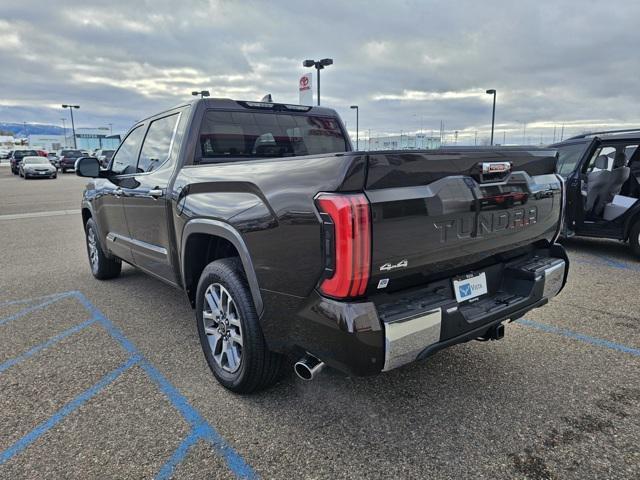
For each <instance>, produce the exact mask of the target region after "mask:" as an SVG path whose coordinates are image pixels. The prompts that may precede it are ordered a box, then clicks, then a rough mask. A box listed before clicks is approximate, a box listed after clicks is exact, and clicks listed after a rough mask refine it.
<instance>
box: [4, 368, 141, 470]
mask: <svg viewBox="0 0 640 480" xmlns="http://www.w3.org/2000/svg"><path fill="white" fill-rule="evenodd" d="M139 361H140V358H139V357H131V358H129V360H127V361H126V362H125V363H123V364H122V365H121V366H119V367H118V368H116V369H115V370H113V371H112V372H109V373H108V374H106V375H105V376H104V377H102V379H101V380H100V381H99V382H98V383H96V384H95V385H94V386H93V387H91V388H89V389H87V390H85V391H84V392H82V393H81V394H80V395H78V396H77V397H75V398H74V399H73V400H71V401H70V402H69V403H67V404H66V405H65V406H64V407H62V408H61V409H60V410H58V411H57V412H56V413H54V414H53V415H52V416H51V417H50V418H49V419H47V420H45V421H44V422H42V423H40V424H39V425H38V426H37V427H36V428H34V429H33V430H31V431H30V432H29V433H27V434H26V435H25V436H24V437H22V438H21V439H20V440H18V441H17V442H16V443H14V444H13V445H11V446H10V447H9V448H7V449H6V450H5V451H4V452H2V453H0V465H2V464H3V463H6V462H7V461H8V460H10V459H11V458H12V457H13V456H14V455H17V454H18V453H20V452H22V451H23V450H24V449H25V448H27V447H28V446H29V445H31V444H32V443H33V442H35V441H36V440H37V439H38V438H40V437H41V436H42V435H44V434H45V433H47V432H48V431H49V430H51V429H52V428H53V427H55V426H56V425H57V424H58V423H60V421H61V420H63V419H64V418H65V417H67V416H68V415H69V414H71V413H73V412H74V411H75V410H77V409H78V408H80V407H81V406H82V405H84V404H85V403H87V401H89V400H91V399H92V398H93V397H95V396H96V395H97V394H98V393H100V391H101V390H103V389H104V388H105V387H106V386H107V385H109V384H110V383H111V382H113V381H114V380H115V379H116V378H118V377H119V376H120V375H121V374H122V373H124V372H126V371H127V370H129V369H130V368H131V367H133V366H134V365H135V364H136V363H138V362H139Z"/></svg>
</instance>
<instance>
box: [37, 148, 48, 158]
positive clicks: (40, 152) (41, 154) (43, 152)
mask: <svg viewBox="0 0 640 480" xmlns="http://www.w3.org/2000/svg"><path fill="white" fill-rule="evenodd" d="M36 152H38V155H39V156H41V157H46V156H47V155H48V153H47V152H46V151H44V150H36Z"/></svg>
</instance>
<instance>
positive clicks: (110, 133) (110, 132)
mask: <svg viewBox="0 0 640 480" xmlns="http://www.w3.org/2000/svg"><path fill="white" fill-rule="evenodd" d="M109 135H113V123H110V124H109Z"/></svg>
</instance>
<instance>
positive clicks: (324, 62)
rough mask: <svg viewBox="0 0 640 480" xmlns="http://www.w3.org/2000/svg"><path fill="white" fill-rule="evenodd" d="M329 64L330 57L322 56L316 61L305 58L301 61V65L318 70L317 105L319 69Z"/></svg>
mask: <svg viewBox="0 0 640 480" xmlns="http://www.w3.org/2000/svg"><path fill="white" fill-rule="evenodd" d="M329 65H333V59H332V58H323V59H322V60H318V61H317V62H316V61H315V60H305V61H304V62H302V66H303V67H307V68H309V67H315V69H316V70H317V71H318V105H320V70H322V69H323V68H324V67H328V66H329Z"/></svg>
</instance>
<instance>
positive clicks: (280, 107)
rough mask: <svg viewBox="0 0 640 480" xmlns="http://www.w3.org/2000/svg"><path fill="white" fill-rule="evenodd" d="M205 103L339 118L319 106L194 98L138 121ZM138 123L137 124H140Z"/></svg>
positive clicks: (242, 109)
mask: <svg viewBox="0 0 640 480" xmlns="http://www.w3.org/2000/svg"><path fill="white" fill-rule="evenodd" d="M200 103H203V104H204V105H205V108H217V109H224V110H237V111H247V110H249V111H269V110H271V111H288V112H291V113H296V112H299V113H311V114H314V115H324V116H331V117H337V116H338V114H337V113H336V111H335V110H334V109H332V108H326V107H319V106H308V105H296V104H293V103H278V102H256V101H253V100H233V99H231V98H210V97H207V98H194V99H193V100H189V101H187V102H183V103H179V104H178V105H175V106H173V107H171V108H168V109H166V110H163V111H161V112H157V113H154V114H153V115H149V116H148V117H145V118H143V119H140V120H138V122H144V121H145V120H148V119H150V118H153V117H157V116H158V115H161V114H163V113H165V112H170V111H172V110H175V109H176V108H181V107H185V106H187V105H192V106H195V105H198V104H200ZM138 122H136V123H138Z"/></svg>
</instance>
